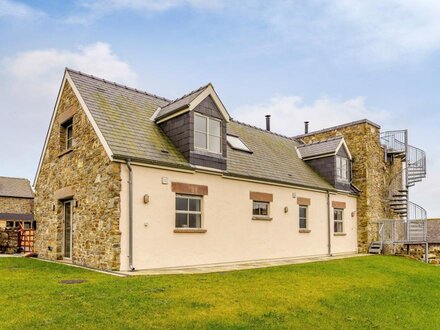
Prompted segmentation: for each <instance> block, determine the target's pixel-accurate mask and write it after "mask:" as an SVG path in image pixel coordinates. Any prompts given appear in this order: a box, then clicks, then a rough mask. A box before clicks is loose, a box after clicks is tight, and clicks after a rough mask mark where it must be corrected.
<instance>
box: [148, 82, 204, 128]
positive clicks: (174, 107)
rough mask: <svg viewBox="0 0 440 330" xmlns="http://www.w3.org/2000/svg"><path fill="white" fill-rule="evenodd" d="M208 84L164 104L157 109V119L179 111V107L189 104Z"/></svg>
mask: <svg viewBox="0 0 440 330" xmlns="http://www.w3.org/2000/svg"><path fill="white" fill-rule="evenodd" d="M208 86H209V84H207V85H205V86H202V87H200V88H198V89H196V90H194V91H192V92H190V93H188V94H186V95H184V96H182V97H180V98H178V99H176V100H174V101H173V102H170V103H169V104H167V105H166V106H164V107H162V108H161V109H160V111H159V113H158V114H157V117H156V118H157V119H161V118H164V117H166V116H168V115H171V114H173V113H175V112H177V111H179V110H180V109H183V108H185V107H187V106H189V104H190V103H191V102H192V101H193V100H194V99H195V98H196V97H197V96H199V95H200V94H201V93H202V92H203V91H204V90H205V89H206V88H207V87H208Z"/></svg>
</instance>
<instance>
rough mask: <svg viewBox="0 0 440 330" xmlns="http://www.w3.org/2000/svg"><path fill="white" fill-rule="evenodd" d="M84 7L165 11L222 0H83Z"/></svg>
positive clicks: (211, 6) (214, 5) (215, 5)
mask: <svg viewBox="0 0 440 330" xmlns="http://www.w3.org/2000/svg"><path fill="white" fill-rule="evenodd" d="M80 4H81V5H82V6H83V7H86V8H90V9H94V10H107V11H110V10H122V9H129V10H146V11H165V10H169V9H172V8H176V7H180V6H188V7H192V8H201V9H215V8H219V7H221V6H222V4H223V1H221V0H97V1H92V2H90V1H82V2H80Z"/></svg>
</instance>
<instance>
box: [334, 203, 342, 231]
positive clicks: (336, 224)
mask: <svg viewBox="0 0 440 330" xmlns="http://www.w3.org/2000/svg"><path fill="white" fill-rule="evenodd" d="M338 213H340V214H341V219H337V217H336V215H337V214H338ZM338 224H340V226H341V228H340V230H337V229H338ZM333 232H334V233H344V209H341V208H334V209H333Z"/></svg>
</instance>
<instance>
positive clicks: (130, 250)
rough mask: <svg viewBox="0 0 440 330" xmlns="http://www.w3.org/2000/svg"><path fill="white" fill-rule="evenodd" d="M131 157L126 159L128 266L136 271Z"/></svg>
mask: <svg viewBox="0 0 440 330" xmlns="http://www.w3.org/2000/svg"><path fill="white" fill-rule="evenodd" d="M130 162H131V160H130V158H129V159H127V160H126V163H127V168H128V267H129V268H130V270H131V271H134V270H135V268H134V266H133V169H132V167H131V163H130Z"/></svg>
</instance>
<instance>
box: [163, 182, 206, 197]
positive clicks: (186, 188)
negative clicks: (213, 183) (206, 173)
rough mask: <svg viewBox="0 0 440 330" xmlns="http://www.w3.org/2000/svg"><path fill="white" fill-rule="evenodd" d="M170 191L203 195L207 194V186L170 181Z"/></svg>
mask: <svg viewBox="0 0 440 330" xmlns="http://www.w3.org/2000/svg"><path fill="white" fill-rule="evenodd" d="M171 191H173V192H175V193H178V194H187V195H196V196H204V195H208V186H202V185H198V184H189V183H183V182H171Z"/></svg>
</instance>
